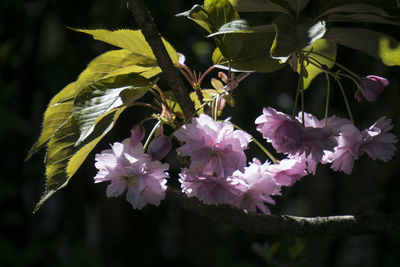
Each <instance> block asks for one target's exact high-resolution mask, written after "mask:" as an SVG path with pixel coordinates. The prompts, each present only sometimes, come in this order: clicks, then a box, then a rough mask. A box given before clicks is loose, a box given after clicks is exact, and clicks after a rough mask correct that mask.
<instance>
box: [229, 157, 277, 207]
mask: <svg viewBox="0 0 400 267" xmlns="http://www.w3.org/2000/svg"><path fill="white" fill-rule="evenodd" d="M268 168H269V163H268V162H266V163H264V164H261V162H260V161H259V160H258V159H256V158H254V159H253V162H252V163H250V166H248V167H246V168H245V171H244V173H242V172H240V171H236V172H235V173H234V174H233V177H234V178H236V179H242V180H243V181H244V183H245V184H246V187H247V190H246V191H245V195H244V196H243V199H242V203H241V206H240V207H241V208H242V209H246V210H250V211H256V210H257V208H258V209H259V210H260V211H261V212H263V213H264V214H271V212H270V210H269V209H268V207H267V206H266V203H268V204H271V205H274V204H275V201H274V200H273V199H272V197H271V196H272V195H280V188H281V187H280V185H279V184H277V183H276V182H275V179H274V178H273V176H272V174H271V173H270V172H269V171H268Z"/></svg>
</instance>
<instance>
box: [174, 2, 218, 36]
mask: <svg viewBox="0 0 400 267" xmlns="http://www.w3.org/2000/svg"><path fill="white" fill-rule="evenodd" d="M176 16H185V17H187V18H188V19H191V20H193V21H194V22H195V23H197V24H198V25H200V26H201V27H202V28H203V29H205V30H206V31H207V32H209V33H213V32H215V31H216V30H217V29H216V28H214V25H213V23H212V22H211V20H210V18H209V16H208V13H207V11H206V10H205V9H204V8H203V7H202V6H199V5H194V6H193V7H192V9H190V10H188V11H185V12H182V13H179V14H177V15H176Z"/></svg>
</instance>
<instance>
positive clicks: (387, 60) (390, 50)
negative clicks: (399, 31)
mask: <svg viewBox="0 0 400 267" xmlns="http://www.w3.org/2000/svg"><path fill="white" fill-rule="evenodd" d="M391 43H393V41H391V40H390V39H389V38H387V37H381V38H380V39H379V50H378V56H379V58H380V59H381V60H382V62H383V64H385V65H387V66H400V44H399V43H397V46H396V45H395V46H394V47H392V45H391Z"/></svg>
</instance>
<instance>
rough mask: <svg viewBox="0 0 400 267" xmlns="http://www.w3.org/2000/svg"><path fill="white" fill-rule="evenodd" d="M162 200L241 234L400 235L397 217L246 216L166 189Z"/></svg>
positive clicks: (365, 215)
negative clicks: (165, 199)
mask: <svg viewBox="0 0 400 267" xmlns="http://www.w3.org/2000/svg"><path fill="white" fill-rule="evenodd" d="M166 198H167V199H168V200H169V201H170V202H173V203H175V204H176V205H178V206H180V207H182V208H184V209H186V210H188V211H191V212H194V213H197V214H199V215H201V216H206V217H208V218H209V219H211V220H213V221H223V222H226V223H229V224H232V225H234V226H236V227H238V228H240V229H243V230H245V231H248V232H254V233H259V234H273V235H280V234H290V235H296V236H326V235H371V234H383V233H400V214H393V215H387V214H360V215H343V216H328V217H297V216H290V215H264V214H259V213H255V212H246V211H244V210H240V209H237V208H235V207H232V206H228V205H218V206H216V205H205V204H203V203H201V202H200V201H198V200H197V199H195V198H188V197H187V196H186V195H185V194H184V193H182V192H180V191H179V190H178V189H175V188H172V187H168V189H167V196H166Z"/></svg>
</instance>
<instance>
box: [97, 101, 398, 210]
mask: <svg viewBox="0 0 400 267" xmlns="http://www.w3.org/2000/svg"><path fill="white" fill-rule="evenodd" d="M303 116H304V118H303ZM255 123H256V125H257V130H258V131H260V132H261V133H262V135H263V137H264V138H265V139H266V140H267V142H269V143H271V144H272V146H273V147H274V148H275V150H276V151H277V152H279V153H284V154H286V156H287V158H285V159H283V160H281V161H278V162H277V163H275V164H271V163H270V162H268V161H266V162H265V163H261V162H260V161H259V160H258V159H256V158H254V159H253V161H252V162H250V163H249V164H248V165H247V166H246V163H247V160H246V155H245V153H244V150H245V149H247V146H248V144H249V143H250V142H251V141H252V140H251V136H250V135H249V134H247V133H246V132H244V131H242V130H235V129H234V126H233V124H232V123H230V122H229V121H226V122H218V121H214V120H213V119H212V118H211V117H209V116H207V115H205V114H201V115H200V116H199V117H198V118H193V119H192V121H191V123H188V124H186V125H184V126H182V128H180V129H179V130H177V131H175V133H174V135H175V137H176V138H177V139H178V140H179V141H180V142H181V143H182V144H183V145H182V146H181V147H179V148H177V150H176V151H177V153H178V154H179V155H181V156H189V157H190V165H189V166H187V167H186V168H184V169H182V171H181V173H180V174H179V182H180V183H181V188H182V192H184V193H185V194H186V195H187V196H189V197H196V198H197V199H199V200H200V201H202V202H203V203H205V204H209V205H218V204H229V205H232V206H235V207H237V208H240V209H245V210H249V211H257V210H259V211H261V212H263V213H264V214H270V210H269V208H268V206H267V204H271V205H273V204H275V201H274V199H273V198H272V196H276V195H280V194H281V187H282V186H292V185H293V184H294V183H296V182H297V181H298V180H300V179H301V178H302V177H304V176H305V175H307V174H308V173H313V174H315V172H316V167H317V164H318V163H322V164H328V163H330V164H331V168H332V169H333V170H335V171H343V172H344V173H346V174H350V173H351V172H352V169H353V164H354V161H355V160H356V159H358V158H359V157H360V156H361V155H363V154H364V153H365V154H367V155H368V156H370V157H371V158H372V159H374V160H375V159H379V160H382V161H385V162H386V161H388V160H389V159H390V158H391V157H392V156H393V154H394V151H395V149H396V148H395V146H394V144H395V143H396V142H397V139H396V136H395V135H393V134H392V133H389V131H390V130H391V129H392V128H393V126H392V124H391V120H390V119H387V118H385V117H382V118H380V119H379V120H378V121H376V122H375V123H374V124H373V125H372V126H370V127H369V128H366V129H364V130H362V131H360V130H358V129H357V128H356V127H355V126H354V125H353V124H352V123H351V122H350V121H349V120H347V119H343V118H339V117H335V116H332V117H329V118H328V119H327V122H326V125H325V121H323V120H319V119H317V118H316V117H315V116H313V115H312V114H309V113H304V114H298V116H297V117H295V118H293V117H292V116H289V115H287V114H284V113H282V112H279V111H276V110H275V109H273V108H270V107H269V108H264V110H263V114H262V115H260V116H259V117H258V118H257V119H256V121H255ZM144 135H145V132H144V128H143V127H142V126H141V125H138V126H136V127H134V129H133V131H132V136H131V138H130V139H125V140H124V141H123V142H122V143H118V142H116V143H114V144H113V145H112V146H111V149H109V150H105V151H103V152H102V153H101V154H97V155H96V164H95V166H96V168H97V169H99V171H98V173H97V175H96V176H95V178H94V179H95V182H96V183H98V182H103V181H111V184H109V185H108V187H107V196H108V197H115V196H119V195H121V194H123V193H124V192H125V191H127V194H126V199H127V200H128V201H129V202H130V203H131V204H132V206H133V208H135V209H141V208H143V207H144V206H145V205H147V204H153V205H159V203H160V201H161V200H162V199H164V198H165V190H166V188H167V186H166V183H167V180H166V178H169V175H168V173H167V172H166V171H167V170H168V164H162V163H161V162H160V161H158V160H160V159H162V158H163V157H164V156H165V155H167V154H168V153H169V151H170V149H171V146H172V145H171V142H170V140H169V138H168V137H166V136H163V135H161V136H158V137H156V138H154V139H153V141H152V142H151V143H150V145H149V148H148V151H147V153H145V152H144V151H143V146H142V143H141V141H142V139H143V138H144Z"/></svg>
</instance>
